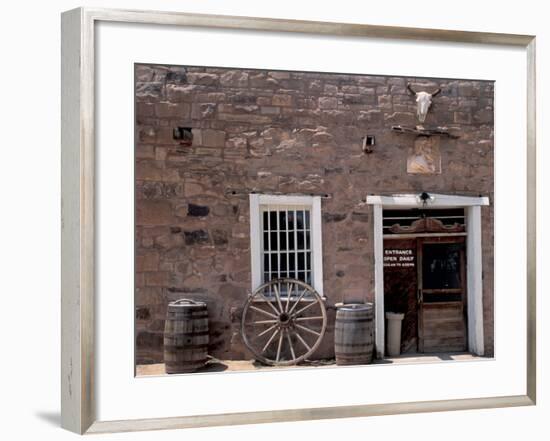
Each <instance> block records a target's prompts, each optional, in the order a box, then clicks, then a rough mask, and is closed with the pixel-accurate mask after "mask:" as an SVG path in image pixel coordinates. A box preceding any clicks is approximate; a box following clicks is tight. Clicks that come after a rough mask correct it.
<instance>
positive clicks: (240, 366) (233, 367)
mask: <svg viewBox="0 0 550 441" xmlns="http://www.w3.org/2000/svg"><path fill="white" fill-rule="evenodd" d="M474 360H477V361H479V360H489V358H486V357H478V356H476V355H472V354H469V353H464V352H461V353H442V354H414V355H401V356H399V357H394V358H383V359H375V360H374V361H373V364H419V363H441V362H450V361H474ZM319 367H325V368H326V367H328V368H330V367H332V368H335V367H338V366H337V365H336V363H335V361H334V360H320V361H309V362H304V363H301V364H299V365H296V366H291V367H288V366H266V365H264V364H261V363H258V362H257V361H255V360H217V359H215V358H210V359H209V361H208V362H207V363H206V365H205V366H204V367H203V368H202V369H200V370H198V371H197V372H195V373H213V372H246V371H258V370H278V369H308V368H309V369H311V368H319ZM159 375H166V371H165V370H164V363H157V364H141V365H137V366H136V376H137V377H144V376H159Z"/></svg>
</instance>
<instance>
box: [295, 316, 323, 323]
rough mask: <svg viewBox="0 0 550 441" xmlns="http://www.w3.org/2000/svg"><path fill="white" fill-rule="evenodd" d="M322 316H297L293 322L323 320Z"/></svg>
mask: <svg viewBox="0 0 550 441" xmlns="http://www.w3.org/2000/svg"><path fill="white" fill-rule="evenodd" d="M323 318H324V317H323V316H321V315H319V316H315V317H297V318H295V319H294V321H295V322H309V321H311V320H323Z"/></svg>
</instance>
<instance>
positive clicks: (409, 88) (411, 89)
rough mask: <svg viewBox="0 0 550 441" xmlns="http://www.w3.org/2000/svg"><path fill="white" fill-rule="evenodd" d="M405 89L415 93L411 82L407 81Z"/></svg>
mask: <svg viewBox="0 0 550 441" xmlns="http://www.w3.org/2000/svg"><path fill="white" fill-rule="evenodd" d="M407 90H408V91H409V92H411V93H412V94H413V95H416V92H415V91H414V90H413V88H412V87H411V83H407Z"/></svg>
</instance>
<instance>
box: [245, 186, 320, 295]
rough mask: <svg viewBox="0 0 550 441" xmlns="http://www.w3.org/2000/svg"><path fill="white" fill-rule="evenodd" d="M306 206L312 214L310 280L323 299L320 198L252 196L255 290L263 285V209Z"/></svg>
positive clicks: (252, 257) (253, 286)
mask: <svg viewBox="0 0 550 441" xmlns="http://www.w3.org/2000/svg"><path fill="white" fill-rule="evenodd" d="M263 205H273V206H277V205H286V206H307V207H309V209H310V212H311V219H310V222H311V232H310V234H311V272H312V274H311V281H312V286H313V288H315V290H316V291H317V292H318V293H319V294H320V295H321V296H323V244H322V240H323V237H322V236H323V235H322V229H321V228H322V227H321V225H322V218H321V197H320V196H294V195H270V194H258V193H251V194H250V267H251V276H252V277H251V287H252V290H253V291H254V290H255V289H256V288H258V287H259V286H260V285H261V284H262V227H261V206H263Z"/></svg>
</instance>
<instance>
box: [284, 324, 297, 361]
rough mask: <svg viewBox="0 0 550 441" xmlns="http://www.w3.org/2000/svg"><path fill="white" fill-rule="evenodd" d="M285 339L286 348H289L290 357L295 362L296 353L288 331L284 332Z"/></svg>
mask: <svg viewBox="0 0 550 441" xmlns="http://www.w3.org/2000/svg"><path fill="white" fill-rule="evenodd" d="M285 334H286V339H287V341H288V347H289V348H290V354H291V355H292V359H293V360H296V353H295V352H294V345H293V344H292V339H291V338H290V333H289V332H288V331H286V332H285Z"/></svg>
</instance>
